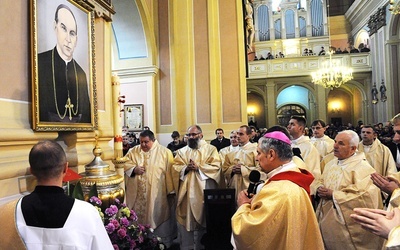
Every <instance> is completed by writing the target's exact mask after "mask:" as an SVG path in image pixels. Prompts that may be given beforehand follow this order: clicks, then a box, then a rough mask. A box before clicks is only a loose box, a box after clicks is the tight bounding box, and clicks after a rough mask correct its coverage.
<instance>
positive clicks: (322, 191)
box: [317, 186, 333, 200]
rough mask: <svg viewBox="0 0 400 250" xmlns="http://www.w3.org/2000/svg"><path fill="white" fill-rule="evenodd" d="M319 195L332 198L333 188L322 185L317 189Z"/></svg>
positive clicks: (323, 197) (327, 198) (328, 198)
mask: <svg viewBox="0 0 400 250" xmlns="http://www.w3.org/2000/svg"><path fill="white" fill-rule="evenodd" d="M317 193H318V196H319V197H321V198H322V199H326V200H332V193H333V191H332V189H329V188H326V187H324V186H320V187H318V189H317Z"/></svg>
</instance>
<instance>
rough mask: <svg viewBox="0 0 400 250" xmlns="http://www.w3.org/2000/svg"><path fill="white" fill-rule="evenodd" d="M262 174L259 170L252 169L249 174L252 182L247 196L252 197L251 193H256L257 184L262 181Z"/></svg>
mask: <svg viewBox="0 0 400 250" xmlns="http://www.w3.org/2000/svg"><path fill="white" fill-rule="evenodd" d="M260 177H261V174H260V172H258V171H257V170H252V171H251V172H250V175H249V180H250V184H249V187H248V188H247V193H248V195H247V197H249V198H250V194H255V190H254V189H255V187H256V184H257V183H258V182H259V181H260Z"/></svg>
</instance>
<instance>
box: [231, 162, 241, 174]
mask: <svg viewBox="0 0 400 250" xmlns="http://www.w3.org/2000/svg"><path fill="white" fill-rule="evenodd" d="M241 168H242V164H240V163H238V164H236V165H233V167H232V173H234V174H242V170H241Z"/></svg>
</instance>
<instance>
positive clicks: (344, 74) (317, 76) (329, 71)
mask: <svg viewBox="0 0 400 250" xmlns="http://www.w3.org/2000/svg"><path fill="white" fill-rule="evenodd" d="M328 54H329V60H327V61H325V62H323V63H322V68H320V69H319V70H317V71H315V72H312V73H311V77H312V82H313V83H314V84H318V85H321V86H323V87H324V88H330V89H333V88H339V87H340V86H341V85H342V84H345V83H346V82H348V81H350V80H351V79H353V69H352V68H348V67H342V66H340V64H339V63H337V62H334V61H332V54H333V51H329V52H328Z"/></svg>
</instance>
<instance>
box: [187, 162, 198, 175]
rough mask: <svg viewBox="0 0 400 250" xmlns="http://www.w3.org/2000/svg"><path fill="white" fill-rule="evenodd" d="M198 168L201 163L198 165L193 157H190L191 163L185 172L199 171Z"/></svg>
mask: <svg viewBox="0 0 400 250" xmlns="http://www.w3.org/2000/svg"><path fill="white" fill-rule="evenodd" d="M198 169H199V165H197V164H196V163H195V162H194V161H193V160H192V159H190V161H189V164H188V165H187V167H186V170H185V172H189V171H197V170H198Z"/></svg>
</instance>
